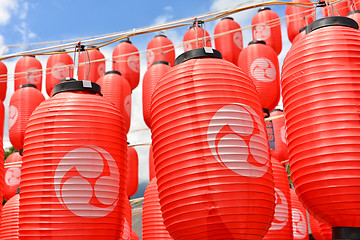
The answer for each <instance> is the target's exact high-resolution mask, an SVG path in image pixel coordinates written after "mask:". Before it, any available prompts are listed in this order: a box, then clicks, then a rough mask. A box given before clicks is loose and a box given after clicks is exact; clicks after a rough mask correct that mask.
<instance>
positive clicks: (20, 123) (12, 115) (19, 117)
mask: <svg viewBox="0 0 360 240" xmlns="http://www.w3.org/2000/svg"><path fill="white" fill-rule="evenodd" d="M44 100H45V98H44V96H43V95H42V93H41V92H40V91H39V90H37V89H36V86H35V85H33V84H24V85H22V86H21V87H20V89H18V90H16V91H15V92H14V93H13V95H12V96H11V99H10V104H9V138H10V142H11V144H12V145H13V146H14V148H15V149H18V150H20V149H22V148H23V144H24V133H25V127H26V124H27V123H28V121H29V118H30V115H31V113H32V112H33V111H34V110H35V108H36V107H37V106H38V105H39V104H40V103H41V102H42V101H44Z"/></svg>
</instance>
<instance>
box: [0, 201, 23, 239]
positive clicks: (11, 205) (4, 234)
mask: <svg viewBox="0 0 360 240" xmlns="http://www.w3.org/2000/svg"><path fill="white" fill-rule="evenodd" d="M0 238H1V240H18V239H19V194H16V195H15V196H13V197H12V198H11V199H10V200H9V201H7V202H6V203H5V205H4V207H3V209H2V213H1V231H0Z"/></svg>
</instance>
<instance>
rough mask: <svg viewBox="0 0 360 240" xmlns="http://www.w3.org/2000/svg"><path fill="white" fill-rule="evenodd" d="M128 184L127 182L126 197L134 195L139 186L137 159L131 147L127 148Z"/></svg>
mask: <svg viewBox="0 0 360 240" xmlns="http://www.w3.org/2000/svg"><path fill="white" fill-rule="evenodd" d="M127 162H128V174H127V176H128V178H127V180H128V182H127V196H128V197H132V196H133V195H135V193H136V191H137V189H138V185H139V174H138V169H139V158H138V154H137V152H136V150H135V148H133V147H128V161H127Z"/></svg>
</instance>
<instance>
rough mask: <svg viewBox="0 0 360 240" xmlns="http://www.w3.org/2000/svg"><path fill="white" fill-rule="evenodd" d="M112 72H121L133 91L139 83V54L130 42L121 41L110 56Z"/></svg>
mask: <svg viewBox="0 0 360 240" xmlns="http://www.w3.org/2000/svg"><path fill="white" fill-rule="evenodd" d="M112 60H113V70H116V71H119V72H121V74H122V76H123V77H124V78H125V79H126V80H128V81H129V83H130V87H131V90H134V89H135V88H136V87H137V85H139V81H140V54H139V52H138V49H137V48H136V47H135V46H134V45H132V44H131V41H130V40H123V41H121V42H120V43H119V44H118V45H117V46H116V47H115V48H114V51H113V54H112Z"/></svg>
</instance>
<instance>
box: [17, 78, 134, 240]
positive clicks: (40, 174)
mask: <svg viewBox="0 0 360 240" xmlns="http://www.w3.org/2000/svg"><path fill="white" fill-rule="evenodd" d="M54 94H55V95H54V96H53V97H52V98H49V99H47V100H46V101H44V102H43V103H42V104H40V105H39V106H38V107H37V108H36V110H35V111H34V112H33V114H32V115H31V118H30V120H29V122H28V125H27V127H26V132H25V143H24V152H23V165H22V169H21V171H22V173H21V183H20V189H21V192H20V195H21V202H20V215H21V218H20V225H19V228H20V229H19V230H20V239H22V240H28V239H29V240H30V239H31V240H33V239H67V240H72V239H74V240H75V239H76V240H85V239H86V240H89V239H90V240H95V239H105V240H110V239H118V238H120V236H121V234H122V230H123V223H124V213H123V209H124V207H125V206H124V205H125V203H126V201H127V196H126V178H127V174H126V171H127V163H126V162H127V145H126V133H125V126H124V122H123V120H122V117H121V114H120V111H119V110H118V109H117V108H116V107H115V106H114V105H113V104H112V103H110V102H109V101H107V100H105V99H104V98H103V97H101V96H100V95H99V94H100V86H99V85H97V84H96V83H92V82H90V81H76V80H67V81H65V82H63V83H60V84H58V85H56V86H55V88H54Z"/></svg>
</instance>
